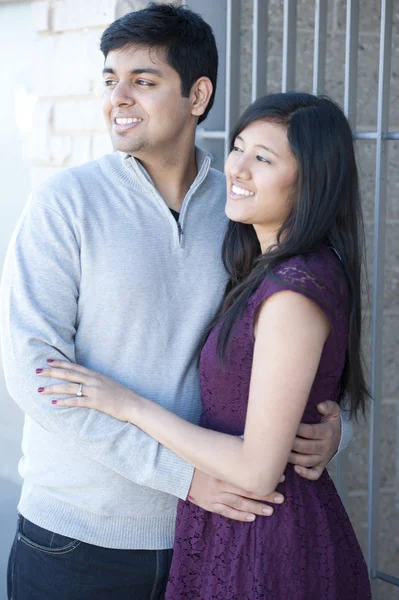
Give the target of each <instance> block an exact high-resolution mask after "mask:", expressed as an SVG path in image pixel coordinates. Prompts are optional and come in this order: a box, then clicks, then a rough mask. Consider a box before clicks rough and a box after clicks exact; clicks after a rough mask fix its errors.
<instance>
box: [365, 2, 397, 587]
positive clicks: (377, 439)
mask: <svg viewBox="0 0 399 600" xmlns="http://www.w3.org/2000/svg"><path fill="white" fill-rule="evenodd" d="M392 12H393V11H392V0H382V1H381V33H380V61H379V71H378V72H379V79H378V108H377V148H376V186H375V213H374V271H373V301H372V330H371V394H372V397H373V401H372V403H371V407H370V451H369V482H368V483H369V500H368V548H367V560H368V566H369V571H370V576H371V577H372V575H373V573H376V572H377V570H378V546H379V509H380V447H381V396H382V342H383V339H382V336H383V319H382V315H383V309H384V265H385V229H386V225H385V215H386V196H387V193H386V192H387V162H388V161H387V150H388V147H387V146H388V142H387V140H386V139H384V138H383V135H384V133H385V132H387V131H388V128H389V89H390V76H391V47H392ZM371 586H372V594H373V598H376V597H377V596H376V595H377V583H376V580H375V579H372V580H371Z"/></svg>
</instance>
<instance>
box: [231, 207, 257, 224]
mask: <svg viewBox="0 0 399 600" xmlns="http://www.w3.org/2000/svg"><path fill="white" fill-rule="evenodd" d="M225 213H226V217H227V218H228V219H230V221H234V222H235V223H246V224H248V223H250V222H251V220H250V219H248V215H246V214H245V211H242V210H237V207H236V206H233V207H232V206H229V203H227V204H226V208H225Z"/></svg>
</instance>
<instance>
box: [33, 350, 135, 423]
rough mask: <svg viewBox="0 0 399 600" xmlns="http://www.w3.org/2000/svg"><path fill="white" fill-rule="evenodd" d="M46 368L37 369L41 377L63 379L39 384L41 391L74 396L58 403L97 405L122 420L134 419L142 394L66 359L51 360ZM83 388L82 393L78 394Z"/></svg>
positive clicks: (56, 401)
mask: <svg viewBox="0 0 399 600" xmlns="http://www.w3.org/2000/svg"><path fill="white" fill-rule="evenodd" d="M47 362H48V364H49V367H48V368H46V369H36V373H37V375H39V376H40V377H49V378H51V379H62V380H63V381H64V382H63V383H60V384H56V385H48V386H46V387H39V389H38V392H39V393H40V394H43V395H45V394H52V395H54V394H56V395H57V396H58V395H63V394H68V395H71V397H70V398H65V399H63V398H60V399H57V400H52V404H55V405H56V406H60V407H65V406H79V407H86V408H95V409H96V410H99V411H101V412H104V413H107V414H108V415H111V416H112V417H114V418H115V419H119V420H120V421H129V422H132V417H133V412H134V408H135V406H137V404H138V401H139V398H140V396H139V395H138V394H136V393H135V392H133V391H132V390H129V389H128V388H126V387H125V386H123V385H121V384H120V383H117V382H116V381H114V380H113V379H109V377H105V376H104V375H101V374H100V373H96V372H95V371H91V370H90V369H86V367H82V366H80V365H76V364H74V363H70V362H67V361H62V360H51V359H49V360H48V361H47ZM79 391H81V393H82V395H81V396H80V395H77V394H78V393H79Z"/></svg>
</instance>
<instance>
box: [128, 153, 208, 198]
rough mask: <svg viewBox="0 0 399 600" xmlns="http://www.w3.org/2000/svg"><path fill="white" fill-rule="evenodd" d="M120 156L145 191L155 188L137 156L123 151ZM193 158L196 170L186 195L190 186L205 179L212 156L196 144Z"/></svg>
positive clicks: (196, 185)
mask: <svg viewBox="0 0 399 600" xmlns="http://www.w3.org/2000/svg"><path fill="white" fill-rule="evenodd" d="M121 156H122V158H123V162H124V165H125V167H126V168H127V170H128V171H130V172H133V173H134V174H135V176H136V178H137V181H138V182H139V183H140V185H141V187H142V188H143V189H145V190H147V191H152V190H154V189H156V188H155V185H154V182H153V180H152V179H151V177H150V175H149V174H148V172H147V171H146V169H145V168H144V167H143V165H142V164H141V162H140V161H139V160H137V158H135V157H134V156H131V155H130V154H124V153H121ZM195 159H196V162H197V169H198V172H197V176H196V178H195V179H194V181H193V183H192V184H191V186H190V188H189V190H188V192H187V194H186V195H188V193H189V191H190V190H191V189H192V188H194V187H198V185H199V184H200V183H201V182H202V181H203V180H204V179H205V177H206V175H207V174H208V171H209V169H210V166H211V163H212V156H211V155H210V154H208V153H207V152H204V151H203V150H201V148H198V147H197V146H196V147H195Z"/></svg>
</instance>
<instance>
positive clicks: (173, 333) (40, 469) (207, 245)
mask: <svg viewBox="0 0 399 600" xmlns="http://www.w3.org/2000/svg"><path fill="white" fill-rule="evenodd" d="M210 162H211V159H210V157H209V156H207V155H206V154H204V153H203V152H201V151H197V163H198V176H197V178H196V180H195V181H194V183H193V184H192V186H191V188H190V190H189V191H188V193H187V196H186V198H185V200H184V203H183V206H182V210H181V214H180V224H181V229H182V231H183V235H181V234H179V229H178V226H177V223H176V221H175V219H174V217H173V216H172V214H171V212H170V210H169V209H168V207H167V206H166V204H165V202H164V201H163V200H162V198H161V197H160V195H159V194H158V192H157V191H156V189H155V188H154V185H153V184H152V182H151V180H150V178H149V176H148V175H147V173H146V172H145V170H144V169H143V168H142V167H141V165H140V164H139V163H138V162H137V161H136V160H135V159H134V158H131V157H127V156H125V155H122V154H120V153H115V154H112V155H108V156H105V157H103V158H101V159H100V160H97V161H94V162H91V163H89V164H86V165H84V166H81V167H77V168H73V169H68V170H66V171H63V172H62V173H61V174H58V175H56V176H55V177H53V178H52V179H50V180H49V181H48V182H46V183H45V184H44V185H42V186H41V188H40V189H39V190H38V191H37V192H36V193H35V194H34V196H33V197H31V199H30V201H29V203H28V205H27V206H26V209H25V211H24V213H23V215H22V218H21V219H20V222H19V224H18V227H17V229H16V231H15V233H14V236H13V238H12V240H11V244H10V247H9V251H8V255H7V259H6V264H5V267H4V273H3V282H2V310H1V313H2V350H3V357H4V369H5V375H6V381H7V385H8V388H9V391H10V394H11V396H12V397H13V398H14V400H15V401H16V402H17V403H18V405H19V406H20V407H21V408H22V410H23V411H24V412H25V413H26V421H25V427H24V435H23V458H22V459H21V462H20V473H21V475H22V477H23V478H24V484H23V491H22V496H21V501H20V505H19V510H20V512H21V513H22V514H23V515H24V516H25V517H26V518H27V519H29V520H31V521H33V522H34V523H36V524H37V525H39V526H41V527H44V528H46V529H50V530H52V531H55V532H57V533H60V534H62V535H66V536H69V537H72V538H77V539H79V540H82V541H84V542H88V543H91V544H96V545H100V546H105V547H109V548H121V549H128V548H136V549H162V548H170V547H172V545H173V536H174V525H175V513H176V504H177V497H181V498H185V497H186V495H187V493H188V490H189V487H190V483H191V478H192V473H193V469H192V467H191V466H190V465H188V464H187V463H185V462H184V461H183V460H182V459H180V458H179V457H177V456H176V455H174V454H173V453H172V452H170V451H169V450H167V449H166V448H164V447H163V446H160V445H159V444H158V443H157V442H156V441H155V440H154V439H152V438H150V437H149V436H148V435H146V434H145V433H143V432H142V431H141V430H140V429H138V428H136V427H134V426H133V425H131V424H126V423H122V422H120V421H117V420H116V419H113V418H112V417H110V416H108V415H105V414H102V413H99V412H97V411H93V410H87V409H80V408H74V409H71V408H67V409H59V408H56V407H53V406H52V405H51V399H52V398H53V397H54V398H55V397H56V396H44V397H43V396H41V395H40V394H39V393H37V388H38V386H40V385H42V380H41V379H39V378H38V377H37V375H36V374H35V369H36V368H37V367H43V366H44V365H45V363H46V359H47V358H56V357H60V358H66V359H68V360H71V361H74V362H78V363H80V364H83V365H85V366H87V367H89V368H91V369H95V370H97V371H99V372H101V373H104V374H105V375H108V376H110V377H113V378H114V379H116V380H117V381H119V382H120V383H122V384H124V385H126V386H127V387H130V388H132V389H134V390H136V391H137V392H139V393H141V394H143V395H144V396H146V397H148V398H151V399H152V400H155V401H156V402H159V403H160V404H162V405H163V406H165V407H167V408H169V409H170V410H172V411H173V412H175V413H176V414H178V415H180V416H181V417H183V418H184V419H187V420H189V421H192V422H197V421H198V419H199V416H200V410H201V403H200V390H199V377H198V369H197V349H198V348H197V347H198V341H199V339H200V337H201V335H202V334H203V332H204V328H205V327H206V325H207V323H208V322H209V321H210V319H211V318H212V316H213V315H214V313H215V310H216V309H217V307H218V304H219V302H220V300H221V297H222V295H223V292H224V287H225V283H226V274H225V271H224V269H223V267H222V264H221V260H220V253H221V243H222V239H223V234H224V230H225V225H226V218H225V215H224V204H225V180H224V177H223V175H222V174H221V173H219V172H218V171H215V170H213V169H211V168H210Z"/></svg>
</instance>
